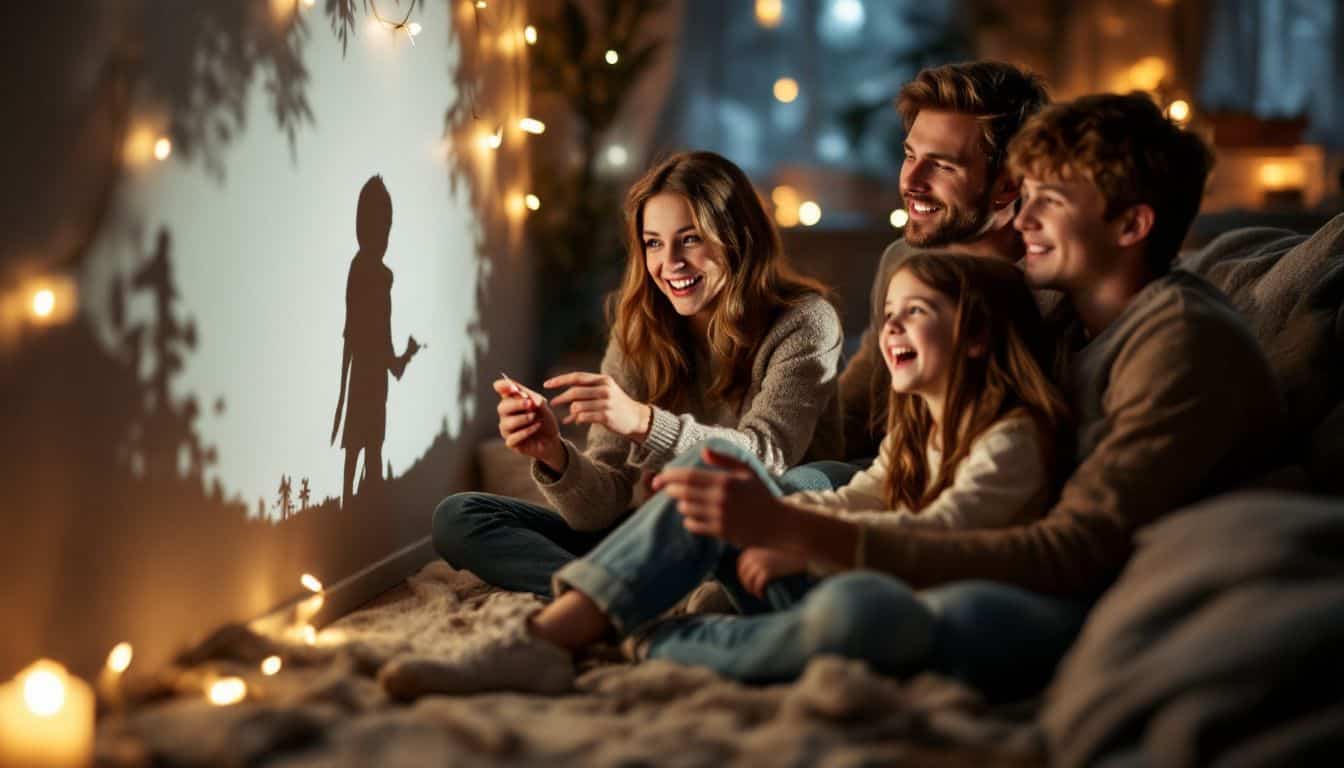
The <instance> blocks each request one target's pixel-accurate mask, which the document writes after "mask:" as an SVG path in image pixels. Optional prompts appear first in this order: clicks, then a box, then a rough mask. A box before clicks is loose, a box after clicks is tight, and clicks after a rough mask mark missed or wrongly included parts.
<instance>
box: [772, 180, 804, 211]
mask: <svg viewBox="0 0 1344 768" xmlns="http://www.w3.org/2000/svg"><path fill="white" fill-rule="evenodd" d="M770 200H771V202H773V203H774V204H775V205H786V206H796V205H797V204H798V190H796V189H794V188H793V187H790V186H789V185H788V184H780V185H779V186H778V187H775V188H774V189H772V190H770Z"/></svg>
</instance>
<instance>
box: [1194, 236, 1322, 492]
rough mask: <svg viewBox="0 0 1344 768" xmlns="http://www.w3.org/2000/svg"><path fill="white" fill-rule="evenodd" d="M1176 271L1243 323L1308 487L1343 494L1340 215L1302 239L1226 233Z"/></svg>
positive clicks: (1301, 237)
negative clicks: (1271, 377)
mask: <svg viewBox="0 0 1344 768" xmlns="http://www.w3.org/2000/svg"><path fill="white" fill-rule="evenodd" d="M1179 266H1180V267H1182V268H1184V269H1188V270H1190V271H1192V272H1195V273H1196V274H1199V275H1201V276H1203V277H1204V278H1205V279H1207V280H1209V281H1210V282H1212V283H1213V284H1214V285H1216V286H1218V288H1219V289H1221V290H1222V291H1223V292H1224V293H1226V294H1227V296H1228V298H1229V299H1231V301H1232V304H1233V305H1234V306H1236V307H1237V309H1238V310H1240V311H1241V312H1242V313H1243V314H1244V315H1245V316H1246V319H1247V320H1248V322H1249V323H1250V326H1251V330H1252V331H1253V332H1254V333H1255V336H1256V338H1257V339H1258V340H1259V341H1260V343H1261V345H1262V346H1263V347H1264V349H1265V353H1266V355H1267V356H1268V357H1269V361H1270V364H1271V365H1272V366H1273V368H1274V371H1275V373H1276V374H1277V375H1278V378H1279V382H1280V384H1281V386H1282V387H1283V394H1284V399H1285V401H1286V404H1287V407H1288V420H1289V422H1288V425H1287V426H1288V428H1289V430H1290V433H1291V435H1292V436H1293V438H1294V440H1295V442H1296V445H1297V446H1300V448H1301V450H1302V454H1303V455H1302V458H1303V460H1304V461H1305V463H1306V464H1307V466H1308V468H1309V469H1310V470H1311V473H1312V480H1313V483H1315V484H1316V485H1318V486H1319V487H1321V488H1323V489H1333V490H1336V491H1338V490H1344V464H1342V463H1340V462H1341V456H1340V454H1341V449H1340V446H1339V442H1340V438H1339V436H1338V432H1339V425H1340V422H1341V420H1342V419H1344V416H1341V415H1340V414H1339V408H1340V403H1341V401H1342V400H1344V214H1341V215H1338V216H1335V217H1334V218H1333V219H1331V220H1330V221H1329V222H1328V223H1326V225H1325V226H1323V227H1321V228H1320V229H1319V230H1317V231H1316V232H1315V233H1314V234H1312V235H1309V236H1308V235H1299V234H1296V233H1293V232H1289V231H1286V230H1282V229H1273V228H1270V227H1251V228H1247V229H1239V230H1235V231H1232V232H1228V233H1226V234H1224V235H1222V236H1220V237H1218V238H1217V239H1215V240H1214V241H1213V242H1211V243H1209V244H1208V245H1207V246H1205V247H1204V248H1202V249H1200V250H1198V251H1195V252H1193V253H1191V254H1190V255H1188V256H1186V257H1184V258H1183V259H1182V260H1181V262H1180V264H1179ZM1332 414H1333V415H1332ZM1327 416H1329V417H1330V418H1329V424H1326V423H1325V422H1326V420H1327ZM1325 429H1330V430H1332V432H1331V433H1330V434H1325V433H1324V432H1323V430H1325Z"/></svg>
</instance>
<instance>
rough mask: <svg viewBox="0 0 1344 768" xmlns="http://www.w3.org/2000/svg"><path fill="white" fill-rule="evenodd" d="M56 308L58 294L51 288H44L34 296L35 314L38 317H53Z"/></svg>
mask: <svg viewBox="0 0 1344 768" xmlns="http://www.w3.org/2000/svg"><path fill="white" fill-rule="evenodd" d="M55 308H56V294H55V293H53V292H52V290H51V289H50V288H42V289H40V290H38V291H37V292H36V293H34V294H33V314H34V315H37V316H38V317H44V318H45V317H51V312H52V310H54V309H55Z"/></svg>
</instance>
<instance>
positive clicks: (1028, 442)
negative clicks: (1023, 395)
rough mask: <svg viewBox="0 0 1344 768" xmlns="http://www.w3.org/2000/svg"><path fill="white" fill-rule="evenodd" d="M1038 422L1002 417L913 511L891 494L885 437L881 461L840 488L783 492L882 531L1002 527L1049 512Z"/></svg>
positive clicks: (931, 453)
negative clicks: (894, 504)
mask: <svg viewBox="0 0 1344 768" xmlns="http://www.w3.org/2000/svg"><path fill="white" fill-rule="evenodd" d="M1041 448H1042V446H1041V439H1040V435H1039V433H1038V432H1037V429H1036V424H1035V423H1034V422H1033V421H1032V420H1031V419H1029V418H1027V417H1026V416H1013V417H1009V418H1005V419H1001V420H1000V421H998V422H997V423H995V424H993V425H991V426H990V427H989V429H987V430H985V432H984V434H982V435H980V436H979V437H978V438H976V440H975V442H974V443H972V444H971V449H970V452H969V453H968V454H967V456H966V458H965V459H963V460H962V462H961V463H960V464H958V465H957V470H956V474H955V475H953V477H952V484H951V485H949V486H948V487H947V488H946V489H944V490H943V492H942V493H940V494H938V497H937V498H935V499H934V500H933V501H932V502H930V503H929V504H928V506H926V507H924V508H923V509H921V510H919V511H918V512H915V511H912V510H911V509H909V508H908V507H904V506H902V507H899V508H897V509H890V508H888V507H887V502H886V499H885V494H886V485H887V477H888V476H889V475H890V474H891V463H892V452H893V451H894V449H895V440H893V439H892V437H891V436H890V435H888V436H887V438H886V439H884V440H883V441H882V450H881V451H880V452H879V453H878V455H877V460H876V461H874V462H873V464H872V466H870V467H868V469H866V470H864V471H862V472H860V473H858V474H857V475H855V476H854V477H853V479H851V480H850V481H849V484H848V485H846V486H844V487H843V488H840V489H838V490H834V491H803V492H801V493H794V494H790V495H789V496H786V497H784V501H785V502H786V503H788V504H792V505H793V506H796V507H801V508H804V509H811V510H813V511H817V512H823V513H826V514H830V515H834V516H836V517H840V518H843V519H845V520H851V521H853V522H856V523H863V524H865V525H871V526H872V528H873V529H878V528H902V527H916V528H931V529H942V530H953V529H971V528H1002V527H1004V526H1008V525H1015V524H1018V523H1025V522H1027V521H1029V520H1031V519H1033V518H1036V517H1039V516H1040V515H1041V514H1042V513H1043V512H1045V506H1046V504H1047V503H1048V501H1049V494H1050V489H1049V478H1048V476H1047V472H1046V467H1045V458H1044V454H1043V453H1042V451H1041ZM925 455H926V457H927V459H928V462H929V466H930V467H932V468H933V470H934V472H933V476H932V477H930V478H929V484H930V485H932V484H934V483H936V482H938V477H937V469H938V464H939V462H940V461H941V459H942V454H941V452H940V451H939V450H937V449H936V448H933V447H930V448H929V449H928V451H927V453H926V454H925Z"/></svg>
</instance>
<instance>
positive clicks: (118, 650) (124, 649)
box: [107, 643, 134, 674]
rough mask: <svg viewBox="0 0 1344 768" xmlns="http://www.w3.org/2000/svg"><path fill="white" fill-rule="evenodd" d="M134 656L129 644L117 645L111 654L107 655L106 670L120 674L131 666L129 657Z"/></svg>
mask: <svg viewBox="0 0 1344 768" xmlns="http://www.w3.org/2000/svg"><path fill="white" fill-rule="evenodd" d="M133 655H134V653H133V651H132V650H131V644H130V643H117V644H116V645H115V646H113V647H112V651H111V653H109V654H107V668H108V669H110V670H112V671H113V672H116V673H117V674H121V673H122V672H125V671H126V668H127V667H129V666H131V657H132V656H133Z"/></svg>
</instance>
